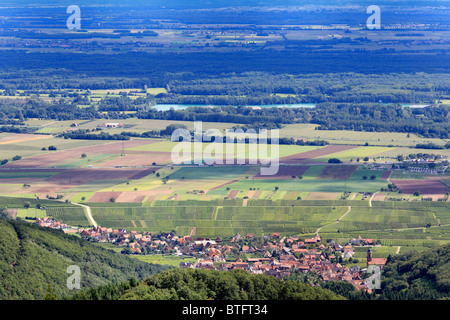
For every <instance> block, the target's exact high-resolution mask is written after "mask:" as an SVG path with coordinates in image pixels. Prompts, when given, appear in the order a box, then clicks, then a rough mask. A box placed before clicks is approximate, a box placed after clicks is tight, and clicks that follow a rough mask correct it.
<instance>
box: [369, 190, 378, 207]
mask: <svg viewBox="0 0 450 320" xmlns="http://www.w3.org/2000/svg"><path fill="white" fill-rule="evenodd" d="M377 193H378V191H377V192H375V193H374V194H372V196H371V197H370V199H369V207H372V199H373V197H375V195H376V194H377Z"/></svg>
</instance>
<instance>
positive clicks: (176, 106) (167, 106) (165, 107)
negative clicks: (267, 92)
mask: <svg viewBox="0 0 450 320" xmlns="http://www.w3.org/2000/svg"><path fill="white" fill-rule="evenodd" d="M189 107H203V108H207V107H220V106H215V105H195V104H157V105H155V106H153V108H156V109H157V110H158V111H167V110H170V109H174V110H184V109H187V108H189ZM248 107H252V108H255V109H259V108H315V107H316V105H315V104H314V103H296V104H268V105H261V106H248Z"/></svg>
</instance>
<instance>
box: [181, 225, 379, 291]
mask: <svg viewBox="0 0 450 320" xmlns="http://www.w3.org/2000/svg"><path fill="white" fill-rule="evenodd" d="M236 237H240V236H239V235H236V236H235V237H234V238H233V239H236ZM251 237H252V235H247V236H246V238H247V239H249V238H251ZM279 237H280V236H279V234H276V233H274V234H272V237H270V238H267V240H268V241H265V242H264V244H263V245H262V246H261V247H259V248H254V247H251V246H246V245H243V246H239V245H236V244H235V245H231V246H230V245H223V246H218V245H217V243H216V241H210V240H203V241H195V242H194V245H195V247H196V248H197V250H200V251H203V252H205V254H206V257H205V258H201V259H199V260H198V262H197V263H189V262H181V263H180V267H181V268H200V269H212V270H225V271H229V270H235V269H243V270H247V271H248V272H250V273H254V274H268V275H272V276H276V277H279V278H283V277H286V276H289V275H290V274H291V272H292V271H294V270H299V271H301V272H305V273H307V272H311V271H312V272H315V273H316V274H317V275H318V277H319V278H320V279H321V280H322V281H325V282H326V281H347V282H350V283H352V284H353V285H354V286H355V288H356V289H358V290H361V289H364V290H367V291H368V292H371V289H370V288H368V286H367V284H366V281H365V278H366V277H367V273H366V271H367V268H368V267H369V266H370V265H376V266H379V267H380V269H382V268H383V266H384V265H385V264H386V259H384V258H373V257H372V251H371V249H370V248H371V247H370V246H373V245H374V240H373V239H363V238H361V237H358V238H356V239H351V240H350V241H349V242H348V243H347V244H346V245H345V246H342V245H340V244H339V243H336V242H335V241H329V242H328V243H326V244H324V243H322V242H321V238H320V237H319V236H318V235H316V236H315V237H313V238H310V239H304V241H300V240H299V238H298V236H289V237H284V238H281V239H279V240H278V241H273V240H275V239H278V238H279ZM354 246H359V247H360V246H368V250H367V262H366V268H361V267H359V266H357V265H353V266H351V267H348V266H344V265H342V264H341V263H340V262H339V261H342V260H341V259H350V258H353V255H354V249H353V248H354ZM233 248H238V249H239V251H240V252H241V253H244V254H245V253H253V254H254V253H260V254H259V256H258V254H256V255H255V257H252V258H247V259H245V260H243V259H242V258H238V259H237V260H236V261H232V262H229V261H228V262H227V261H226V260H225V257H226V255H227V253H230V251H231V250H232V249H233ZM338 256H339V257H340V258H338Z"/></svg>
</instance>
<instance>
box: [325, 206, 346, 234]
mask: <svg viewBox="0 0 450 320" xmlns="http://www.w3.org/2000/svg"><path fill="white" fill-rule="evenodd" d="M350 211H352V206H348V210H347V212H346V213H344V214H343V215H342V216H341V217H340V218H339V219H337V220H336V221H335V222H333V223H330V224H327V225H325V226H321V227H320V228H318V229H317V230H316V234H317V235H318V234H319V231H320V229H322V228H323V227H327V226H331V225H332V224H335V223H338V222H339V221H341V220H342V219H343V218H344V217H345V216H346V215H347V214H348V213H349V212H350Z"/></svg>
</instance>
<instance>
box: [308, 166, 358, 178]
mask: <svg viewBox="0 0 450 320" xmlns="http://www.w3.org/2000/svg"><path fill="white" fill-rule="evenodd" d="M356 169H358V166H346V165H338V166H326V167H325V168H324V169H323V170H322V172H321V173H319V175H317V177H316V178H317V179H350V177H351V176H352V175H353V174H354V173H355V171H356Z"/></svg>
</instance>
